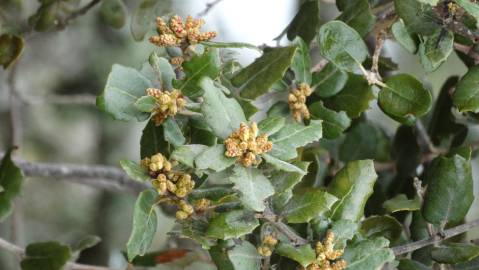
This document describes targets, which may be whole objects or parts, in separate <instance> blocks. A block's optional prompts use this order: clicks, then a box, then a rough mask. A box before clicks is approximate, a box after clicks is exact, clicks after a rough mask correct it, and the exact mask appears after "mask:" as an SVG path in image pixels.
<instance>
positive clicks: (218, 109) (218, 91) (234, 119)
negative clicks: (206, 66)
mask: <svg viewBox="0 0 479 270" xmlns="http://www.w3.org/2000/svg"><path fill="white" fill-rule="evenodd" d="M199 85H200V87H201V88H202V89H203V90H204V92H205V93H204V95H203V98H204V101H203V103H202V104H201V113H202V114H203V115H204V117H205V120H206V123H207V124H208V125H209V126H210V127H211V129H212V130H213V133H215V134H216V136H218V137H220V138H222V139H226V138H227V137H228V136H229V135H230V134H231V133H232V132H233V131H235V130H236V129H237V128H239V126H240V123H241V122H246V117H245V115H244V113H243V110H242V109H241V106H240V105H239V103H238V102H237V101H236V100H235V99H233V98H227V97H226V96H225V95H224V94H223V91H222V87H223V86H221V85H219V84H217V83H215V82H214V81H213V80H211V79H210V78H208V77H205V78H203V79H202V80H201V81H200V83H199Z"/></svg>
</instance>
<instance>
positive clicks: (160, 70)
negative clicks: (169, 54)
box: [148, 52, 176, 90]
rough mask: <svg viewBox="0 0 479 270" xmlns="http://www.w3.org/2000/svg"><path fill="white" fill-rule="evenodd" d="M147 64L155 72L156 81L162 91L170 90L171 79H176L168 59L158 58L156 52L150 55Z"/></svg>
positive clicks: (171, 86) (171, 85)
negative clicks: (158, 82)
mask: <svg viewBox="0 0 479 270" xmlns="http://www.w3.org/2000/svg"><path fill="white" fill-rule="evenodd" d="M148 62H149V63H150V65H151V68H152V69H153V71H154V72H155V74H156V77H157V79H158V80H159V81H160V84H161V86H162V89H166V90H170V89H172V88H173V84H172V83H173V79H175V78H176V74H175V71H174V70H173V67H172V66H171V64H170V62H169V61H168V59H166V58H164V57H159V56H158V54H156V52H153V53H152V54H150V57H149V58H148Z"/></svg>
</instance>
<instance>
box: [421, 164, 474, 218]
mask: <svg viewBox="0 0 479 270" xmlns="http://www.w3.org/2000/svg"><path fill="white" fill-rule="evenodd" d="M427 180H428V187H427V190H426V195H425V197H424V204H423V208H422V214H423V216H424V218H425V219H426V220H427V221H429V222H430V223H433V224H436V225H444V224H446V222H451V223H457V222H460V221H461V220H462V219H463V218H464V217H465V216H466V214H467V212H468V210H469V207H470V206H471V204H472V201H473V200H474V194H473V190H474V189H473V180H472V172H471V162H470V160H466V159H464V158H463V157H462V156H459V155H454V156H453V157H450V158H447V157H437V158H435V159H434V160H433V162H432V164H431V166H430V169H429V170H428V174H427Z"/></svg>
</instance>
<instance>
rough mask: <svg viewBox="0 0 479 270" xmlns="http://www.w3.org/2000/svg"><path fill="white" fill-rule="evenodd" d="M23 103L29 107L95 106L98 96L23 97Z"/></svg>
mask: <svg viewBox="0 0 479 270" xmlns="http://www.w3.org/2000/svg"><path fill="white" fill-rule="evenodd" d="M20 99H21V101H22V102H24V103H26V104H28V105H36V104H53V105H87V106H95V104H96V96H95V95H90V94H78V95H48V96H28V97H27V96H21V97H20Z"/></svg>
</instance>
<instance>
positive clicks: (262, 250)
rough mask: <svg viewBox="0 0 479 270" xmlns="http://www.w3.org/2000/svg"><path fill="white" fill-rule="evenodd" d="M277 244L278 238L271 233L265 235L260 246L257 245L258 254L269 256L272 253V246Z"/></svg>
mask: <svg viewBox="0 0 479 270" xmlns="http://www.w3.org/2000/svg"><path fill="white" fill-rule="evenodd" d="M277 244H278V239H276V238H274V237H273V236H272V235H267V236H266V237H265V238H264V239H263V242H262V243H261V246H259V247H258V253H259V255H261V256H263V257H269V256H271V254H272V253H273V249H274V247H275V246H276V245H277Z"/></svg>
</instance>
